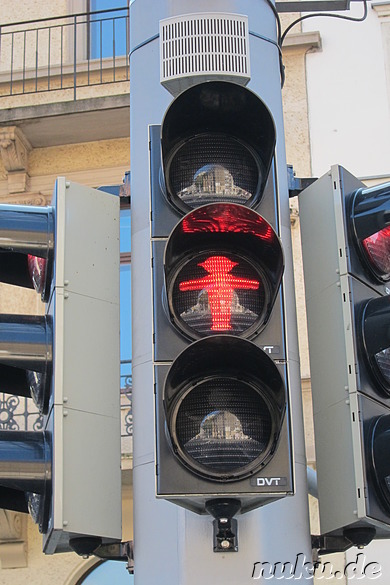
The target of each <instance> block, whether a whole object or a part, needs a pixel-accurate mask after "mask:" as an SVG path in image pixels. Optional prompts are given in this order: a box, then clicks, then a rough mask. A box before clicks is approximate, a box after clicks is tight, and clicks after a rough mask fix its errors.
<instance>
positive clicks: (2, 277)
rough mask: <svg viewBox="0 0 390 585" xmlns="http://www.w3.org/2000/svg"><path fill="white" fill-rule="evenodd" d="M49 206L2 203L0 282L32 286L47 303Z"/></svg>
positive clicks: (50, 265) (50, 269)
mask: <svg viewBox="0 0 390 585" xmlns="http://www.w3.org/2000/svg"><path fill="white" fill-rule="evenodd" d="M53 255H54V218H53V209H52V208H51V207H33V206H27V205H1V208H0V282H6V283H8V284H13V285H16V286H23V287H25V288H35V290H36V291H37V292H38V293H39V294H40V295H41V297H42V300H43V301H44V302H47V301H48V299H49V295H50V284H51V279H52V275H53Z"/></svg>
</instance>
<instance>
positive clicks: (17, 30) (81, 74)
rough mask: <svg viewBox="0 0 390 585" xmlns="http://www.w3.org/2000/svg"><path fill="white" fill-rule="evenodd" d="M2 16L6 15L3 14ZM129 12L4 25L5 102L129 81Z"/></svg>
mask: <svg viewBox="0 0 390 585" xmlns="http://www.w3.org/2000/svg"><path fill="white" fill-rule="evenodd" d="M0 18H1V16H0ZM128 55H129V9H128V7H127V8H115V9H111V10H103V11H99V12H85V13H80V14H73V15H69V16H60V17H55V18H49V19H39V20H34V21H23V22H17V23H11V24H4V25H0V98H1V97H2V96H13V95H21V94H28V93H37V92H47V91H55V90H57V91H58V90H70V91H71V93H72V97H73V99H77V90H79V89H80V88H82V87H86V86H92V85H102V84H106V83H115V82H119V81H127V80H128V79H129V58H128Z"/></svg>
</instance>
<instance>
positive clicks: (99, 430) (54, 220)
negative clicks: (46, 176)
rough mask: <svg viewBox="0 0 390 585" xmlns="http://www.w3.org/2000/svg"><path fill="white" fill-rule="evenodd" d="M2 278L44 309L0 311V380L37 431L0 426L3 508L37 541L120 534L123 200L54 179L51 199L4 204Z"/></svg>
mask: <svg viewBox="0 0 390 585" xmlns="http://www.w3.org/2000/svg"><path fill="white" fill-rule="evenodd" d="M0 262H1V264H0V280H1V281H2V282H5V283H8V284H12V285H17V286H23V287H28V288H35V289H36V290H37V292H39V294H40V295H41V298H42V300H43V301H44V302H45V314H44V315H32V316H30V315H0V380H1V384H2V390H3V391H5V392H7V393H10V394H15V395H18V396H25V397H29V396H31V397H32V398H33V399H34V402H35V404H36V406H37V407H38V409H39V412H40V413H41V415H42V423H41V424H42V426H41V430H37V431H11V430H7V431H2V432H1V433H0V469H1V473H0V506H1V507H4V508H6V509H10V510H19V511H22V512H27V511H30V513H31V514H32V516H33V518H34V520H35V521H36V522H37V523H38V525H39V529H40V531H41V532H42V534H43V550H44V552H45V553H48V554H52V553H56V552H63V551H69V550H77V551H80V550H81V551H83V552H85V553H89V552H92V551H93V550H94V549H95V548H96V547H97V546H98V545H99V544H100V543H102V542H104V543H107V542H113V541H117V540H118V539H120V538H121V473H120V451H121V448H120V392H119V389H120V382H119V364H120V358H119V198H117V197H115V196H113V195H109V194H107V193H104V192H101V191H96V190H94V189H90V188H88V187H83V186H80V185H77V184H75V183H71V182H68V181H66V180H65V178H63V177H61V178H59V179H58V180H57V182H56V186H55V190H54V194H53V200H52V204H51V205H50V206H47V207H30V206H19V205H1V206H0Z"/></svg>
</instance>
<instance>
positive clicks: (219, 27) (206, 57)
mask: <svg viewBox="0 0 390 585" xmlns="http://www.w3.org/2000/svg"><path fill="white" fill-rule="evenodd" d="M211 79H220V80H225V81H235V82H236V83H240V84H241V85H246V84H247V83H248V81H249V80H250V64H249V43H248V19H247V17H245V16H237V15H231V14H221V13H218V14H213V13H207V14H191V15H185V16H179V17H175V18H168V19H165V20H162V21H160V81H161V83H162V84H163V85H164V87H166V88H167V89H168V90H169V91H170V92H171V93H172V94H173V95H177V94H178V93H180V92H181V91H183V90H184V89H187V88H188V87H190V86H192V85H194V84H196V83H201V82H202V81H206V80H211Z"/></svg>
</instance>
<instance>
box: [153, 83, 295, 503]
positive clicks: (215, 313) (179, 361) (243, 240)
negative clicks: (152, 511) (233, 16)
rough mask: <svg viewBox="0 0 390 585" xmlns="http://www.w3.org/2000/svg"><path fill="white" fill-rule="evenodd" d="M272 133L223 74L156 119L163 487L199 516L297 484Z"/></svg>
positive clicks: (244, 92) (262, 109) (256, 107)
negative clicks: (224, 78) (295, 480)
mask: <svg viewBox="0 0 390 585" xmlns="http://www.w3.org/2000/svg"><path fill="white" fill-rule="evenodd" d="M275 141H276V133H275V126H274V122H273V119H272V116H271V114H270V112H269V110H268V108H267V107H266V106H265V104H264V103H263V102H262V100H261V99H260V98H259V97H258V96H257V95H256V94H254V93H253V92H252V91H250V90H248V89H246V88H245V87H243V86H240V85H237V84H235V83H229V82H224V81H210V82H206V83H200V84H198V85H195V86H193V87H191V88H190V89H187V90H186V91H184V92H183V93H181V94H180V95H179V96H178V97H177V98H176V99H174V101H173V102H172V103H171V105H170V106H169V107H168V109H167V111H166V113H165V117H164V119H163V122H162V126H161V127H160V126H151V127H150V144H151V148H150V152H151V159H150V160H151V198H152V201H151V249H152V266H153V304H154V347H153V350H154V351H153V353H154V364H155V394H156V453H157V462H156V463H157V465H156V479H157V482H156V483H157V496H158V497H161V498H165V499H167V500H170V501H172V502H174V503H176V504H178V505H180V506H183V507H185V508H188V509H190V510H193V511H195V512H197V513H205V512H206V511H209V512H210V513H211V514H218V513H220V512H218V511H217V512H216V510H222V509H225V508H224V504H226V505H227V506H228V507H229V506H230V505H231V506H232V509H234V513H235V512H236V511H237V510H239V509H241V511H246V510H249V509H252V508H256V507H258V506H261V505H263V504H265V503H267V502H271V501H274V500H276V499H279V498H281V497H284V496H286V495H287V494H292V493H293V492H294V478H293V458H292V446H291V425H290V410H289V392H288V389H289V385H288V362H287V354H286V342H285V331H284V312H283V295H284V294H288V292H287V293H286V292H285V290H284V287H283V271H284V255H283V247H282V244H281V240H280V238H279V230H280V225H279V215H278V184H277V172H276V166H275V161H274V148H275ZM224 514H226V512H224Z"/></svg>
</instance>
